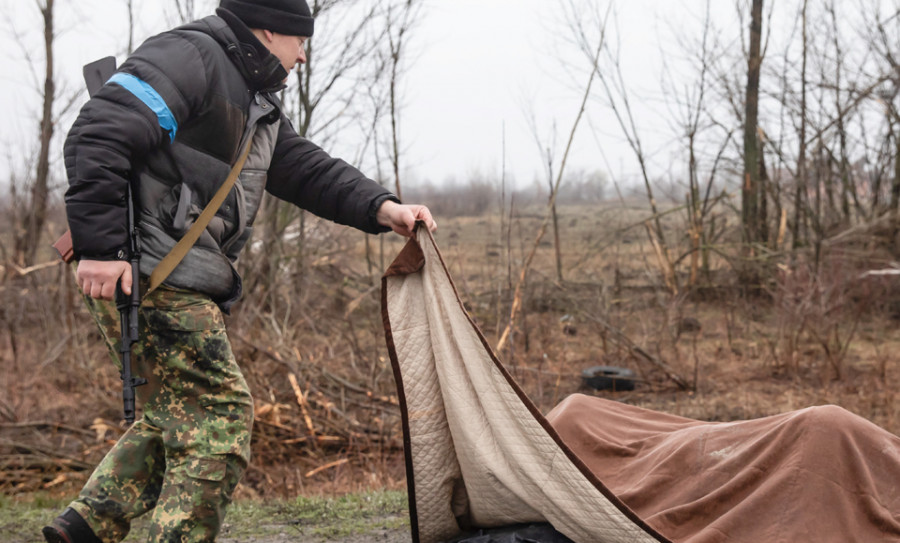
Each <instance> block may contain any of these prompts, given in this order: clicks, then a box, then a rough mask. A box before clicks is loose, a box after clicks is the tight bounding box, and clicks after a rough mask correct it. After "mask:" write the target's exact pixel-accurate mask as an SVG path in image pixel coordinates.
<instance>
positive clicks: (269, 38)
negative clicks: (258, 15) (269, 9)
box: [263, 30, 275, 43]
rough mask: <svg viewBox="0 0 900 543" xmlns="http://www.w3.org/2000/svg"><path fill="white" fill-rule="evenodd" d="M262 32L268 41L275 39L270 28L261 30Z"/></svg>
mask: <svg viewBox="0 0 900 543" xmlns="http://www.w3.org/2000/svg"><path fill="white" fill-rule="evenodd" d="M263 34H264V35H265V36H266V39H267V40H269V43H271V42H272V40H274V39H275V34H273V33H272V31H271V30H263Z"/></svg>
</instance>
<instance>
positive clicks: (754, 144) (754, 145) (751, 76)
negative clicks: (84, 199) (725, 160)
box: [741, 0, 765, 254]
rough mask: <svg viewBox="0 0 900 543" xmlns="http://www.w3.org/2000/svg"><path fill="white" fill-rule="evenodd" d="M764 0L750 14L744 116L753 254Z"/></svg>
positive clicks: (745, 210)
mask: <svg viewBox="0 0 900 543" xmlns="http://www.w3.org/2000/svg"><path fill="white" fill-rule="evenodd" d="M762 13H763V0H753V5H752V8H751V12H750V55H749V57H748V59H747V91H746V94H745V95H744V96H745V99H746V106H745V113H744V185H743V189H742V197H741V204H742V205H741V222H742V224H743V230H744V242H745V243H746V244H747V245H748V249H749V250H750V252H751V254H752V252H753V249H752V248H751V247H752V245H753V244H755V243H757V242H760V241H762V240H761V239H760V213H759V210H760V198H761V195H762V197H765V192H764V190H761V189H762V188H763V187H762V181H761V179H760V167H759V164H760V152H761V151H760V148H759V139H758V136H757V132H758V129H759V76H760V69H761V67H762V61H763V57H762V55H761V51H760V43H761V41H762Z"/></svg>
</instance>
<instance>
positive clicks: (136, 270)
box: [83, 57, 147, 424]
mask: <svg viewBox="0 0 900 543" xmlns="http://www.w3.org/2000/svg"><path fill="white" fill-rule="evenodd" d="M115 71H116V59H115V57H106V58H102V59H100V60H97V61H94V62H91V63H90V64H88V65H86V66H85V67H84V70H83V74H84V82H85V83H86V84H87V88H88V94H89V95H91V96H93V95H94V93H95V92H97V91H98V90H99V89H100V87H102V86H103V84H104V83H106V81H107V80H109V78H110V77H111V76H112V75H113V73H114V72H115ZM128 238H129V245H130V247H129V249H130V250H131V256H130V258H129V262H130V264H131V279H132V284H131V294H130V295H128V294H125V293H124V292H123V291H122V282H121V280H120V281H119V283H118V284H117V285H116V308H117V309H118V310H119V325H120V330H121V336H122V346H121V347H120V348H119V353H120V354H121V355H122V373H121V377H122V403H123V404H124V410H125V421H126V422H127V423H128V424H131V423H132V422H134V411H135V409H134V387H138V386H141V385H144V384H147V380H146V379H141V378H140V377H134V376H133V375H131V350H132V347H133V346H134V344H135V343H137V341H138V337H139V336H138V308H139V307H140V305H141V289H140V287H139V286H138V285H139V279H140V273H141V269H140V262H141V240H140V236H139V235H138V230H137V223H136V222H135V220H134V194H133V193H132V190H131V183H130V182H129V183H128Z"/></svg>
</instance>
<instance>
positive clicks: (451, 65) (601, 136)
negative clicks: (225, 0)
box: [0, 0, 793, 187]
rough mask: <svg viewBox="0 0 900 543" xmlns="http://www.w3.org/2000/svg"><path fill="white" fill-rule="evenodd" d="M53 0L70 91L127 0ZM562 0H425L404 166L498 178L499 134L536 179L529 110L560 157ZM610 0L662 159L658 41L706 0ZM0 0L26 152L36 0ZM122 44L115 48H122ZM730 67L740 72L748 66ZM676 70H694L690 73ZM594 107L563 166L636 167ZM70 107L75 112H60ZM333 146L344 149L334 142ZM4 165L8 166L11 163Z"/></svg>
mask: <svg viewBox="0 0 900 543" xmlns="http://www.w3.org/2000/svg"><path fill="white" fill-rule="evenodd" d="M56 3H57V6H58V9H59V17H58V19H59V20H58V22H57V25H58V27H59V28H60V33H61V35H60V37H59V39H58V41H57V56H58V63H59V68H58V73H59V74H60V75H61V76H62V79H63V81H65V82H66V85H67V86H68V89H69V90H71V89H73V88H76V87H77V86H81V85H83V83H82V82H81V76H80V73H81V66H82V65H83V64H85V63H87V62H90V61H92V60H94V59H96V58H99V57H102V56H105V55H108V54H110V53H113V54H115V53H121V52H122V51H123V50H124V46H125V43H126V35H125V30H126V23H125V8H124V1H113V0H77V1H76V0H56ZM199 3H200V2H199V1H198V4H199ZM136 4H137V6H138V7H139V8H140V12H139V19H138V37H139V38H146V37H147V36H149V35H151V34H153V33H156V32H159V31H161V30H164V29H165V28H166V23H165V17H164V14H163V13H162V9H161V8H160V7H159V6H160V2H158V0H136ZM166 4H168V2H167V3H166ZM206 4H207V5H209V4H210V3H209V2H206ZM767 4H769V3H767ZM559 5H560V2H553V1H547V0H426V6H425V9H424V10H423V18H422V19H421V21H420V23H419V25H418V26H417V27H416V30H415V34H414V37H413V41H411V42H410V43H411V47H412V49H411V51H412V52H413V53H414V55H415V59H414V63H413V64H412V65H411V66H410V68H409V70H408V72H407V74H406V76H405V79H404V87H403V103H404V106H403V110H402V115H403V117H402V130H403V132H402V135H403V143H404V145H405V146H406V148H407V149H408V153H407V155H406V156H405V159H406V164H407V167H408V168H409V173H410V174H411V176H410V179H419V180H426V179H427V180H430V181H432V182H435V183H441V182H443V181H445V180H447V179H456V180H458V181H464V180H465V179H466V178H467V176H469V175H470V174H472V173H475V172H477V173H479V174H481V175H485V176H489V177H492V178H498V177H499V175H500V170H501V166H502V160H503V159H502V157H503V149H504V137H505V150H506V153H505V156H506V171H507V176H508V178H514V179H515V180H516V183H517V185H518V186H520V187H521V186H524V185H528V184H530V183H532V180H533V179H534V178H535V176H536V175H542V172H543V169H542V168H543V165H542V164H543V163H542V160H541V158H540V157H539V153H538V148H537V146H536V144H535V142H534V137H533V135H532V132H531V129H530V128H529V124H528V122H527V118H528V116H529V115H532V114H533V115H534V117H535V119H536V121H537V125H538V128H539V130H540V131H541V133H542V136H543V137H544V138H545V142H549V141H550V134H551V133H552V126H553V125H554V124H555V125H556V131H557V147H558V149H559V150H558V151H557V157H559V155H561V153H562V147H563V144H564V142H565V138H566V137H567V135H568V132H569V129H570V127H571V125H572V122H573V120H574V118H575V115H576V113H577V108H578V105H579V102H580V97H581V93H582V90H583V86H584V84H585V78H584V77H583V76H582V77H578V78H577V80H576V81H575V82H573V80H572V78H571V77H570V75H571V70H566V69H564V68H563V65H564V64H566V63H567V62H569V63H573V62H574V63H577V62H583V61H582V60H581V59H579V58H578V55H577V54H575V53H573V51H572V50H571V49H568V50H566V49H565V48H564V47H563V46H562V45H561V43H562V41H563V38H564V37H565V34H566V31H565V29H564V27H563V26H562V25H561V11H560V8H559ZM618 5H619V7H618V28H619V30H620V32H619V34H618V36H617V37H616V42H617V43H618V44H619V46H620V48H621V51H622V69H623V75H624V78H625V80H626V83H627V84H628V86H629V88H630V90H631V91H632V92H633V93H634V99H635V100H636V104H635V106H636V107H635V110H636V112H637V115H638V123H639V124H638V129H639V130H640V131H641V133H642V135H643V137H644V138H645V139H646V142H645V145H647V150H648V151H649V152H650V153H651V155H652V157H653V160H655V161H656V162H657V166H658V168H659V169H660V170H665V169H666V168H667V166H666V162H667V161H669V158H668V156H667V154H666V153H667V152H669V153H671V151H665V150H664V149H665V148H666V146H667V145H669V144H670V143H671V138H672V135H671V133H672V131H671V127H670V126H668V125H667V123H668V121H667V120H666V118H665V116H666V115H667V111H666V106H665V105H664V104H663V103H662V99H661V98H662V93H661V91H660V90H659V89H660V80H661V78H662V60H661V59H662V56H663V54H662V53H663V51H665V53H666V55H667V56H668V57H669V59H670V61H675V60H676V59H677V58H678V57H679V56H684V52H683V51H679V48H680V47H681V46H680V45H679V44H678V43H677V39H676V35H677V34H681V35H682V37H683V38H687V39H697V37H698V34H699V29H700V19H701V18H702V12H703V9H704V5H705V2H704V1H703V0H666V1H663V0H628V1H627V2H625V1H623V2H618ZM712 5H713V11H714V17H715V19H716V23H717V25H719V26H720V28H723V29H726V34H730V38H729V39H732V40H733V41H734V47H737V48H740V43H741V42H740V33H741V26H740V23H739V21H738V19H737V16H736V14H735V7H734V3H733V2H730V1H725V0H714V2H713V3H712ZM0 6H2V7H3V9H4V12H5V13H6V14H7V17H8V20H7V21H6V24H5V28H4V29H3V32H2V36H0V39H2V49H3V53H2V57H0V63H2V64H0V67H2V70H0V74H2V75H0V95H2V97H3V100H2V101H0V114H2V115H3V118H4V119H5V122H4V124H3V130H2V135H0V143H2V144H4V145H5V146H6V148H7V149H9V150H12V153H13V156H24V155H27V152H17V151H16V150H17V149H21V148H22V146H23V145H26V144H28V142H29V141H36V131H35V126H36V120H35V119H36V116H37V114H38V111H39V109H40V102H39V99H38V98H37V96H36V94H35V91H34V90H33V89H34V86H33V81H34V80H33V79H32V77H31V75H30V74H29V72H28V70H27V69H25V62H24V61H23V56H24V55H23V53H22V51H21V49H20V48H18V47H17V46H15V45H14V44H12V41H11V39H10V31H9V29H10V28H15V29H16V31H18V32H20V33H22V34H23V35H24V36H25V39H26V40H27V42H28V43H29V44H30V46H29V47H30V49H31V50H32V51H33V53H32V54H33V55H34V60H35V61H37V62H35V63H33V65H34V66H36V68H37V69H38V72H40V70H41V68H42V52H41V46H42V43H41V41H40V40H41V35H40V33H41V26H40V25H41V21H40V17H39V14H38V13H37V10H36V8H35V3H34V2H31V1H29V2H23V1H22V0H0ZM773 9H779V8H777V7H775V8H773ZM791 9H793V8H791ZM787 19H789V18H787ZM119 57H120V60H121V54H119ZM734 69H735V70H737V71H738V72H741V71H743V70H745V69H746V67H745V66H735V68H734ZM38 75H40V73H39V74H38ZM685 75H686V81H689V79H690V77H689V76H690V74H685ZM589 108H590V109H589V111H588V113H589V120H590V124H587V123H585V124H583V125H582V126H581V128H580V132H579V134H578V138H577V140H576V143H575V151H574V154H573V157H572V159H571V163H570V166H571V167H574V168H583V169H586V170H610V171H609V173H610V174H612V175H613V176H614V177H616V178H617V179H618V180H620V181H622V180H624V181H627V180H628V179H629V178H632V179H633V178H634V176H635V175H636V166H635V163H634V159H633V156H632V154H631V152H630V151H629V150H628V148H627V147H626V146H625V145H624V143H623V141H622V136H621V131H620V130H619V129H618V127H617V125H616V124H615V121H614V119H613V118H612V116H611V114H610V113H609V112H608V111H603V109H602V107H601V106H600V105H599V104H598V103H593V104H591V105H589ZM27 114H30V115H31V116H30V117H29V116H28V115H27ZM71 120H72V119H71V116H70V117H69V118H68V121H67V123H71ZM67 129H68V124H66V125H65V126H62V127H60V130H61V131H64V130H67ZM61 133H62V132H61ZM29 145H32V146H34V145H36V143H31V144H29ZM57 151H59V147H57ZM335 151H336V154H341V150H340V149H338V150H335ZM9 153H10V151H8V152H7V153H6V154H9ZM58 154H61V153H58ZM3 166H4V167H3V168H2V169H3V170H4V173H5V171H6V170H7V169H8V164H4V165H3ZM367 173H368V172H367ZM542 179H543V178H542ZM410 182H412V181H410Z"/></svg>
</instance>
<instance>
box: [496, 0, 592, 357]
mask: <svg viewBox="0 0 900 543" xmlns="http://www.w3.org/2000/svg"><path fill="white" fill-rule="evenodd" d="M567 7H568V10H567V14H568V15H569V16H570V18H569V21H570V23H571V24H572V26H571V28H572V29H573V30H575V31H576V34H577V40H578V43H579V45H580V46H582V47H587V49H583V52H585V53H587V54H588V55H589V56H588V57H587V58H588V60H589V63H590V64H589V66H590V75H589V76H588V80H587V84H586V85H585V89H584V94H583V96H582V98H581V105H580V106H579V108H578V113H577V115H576V116H575V121H574V122H573V123H572V129H571V131H570V132H569V138H568V142H567V143H566V148H565V151H563V155H562V159H561V160H560V165H559V170H558V171H557V174H556V182H555V184H554V185H553V190H552V191H551V193H550V201H549V203H548V204H547V213H546V214H545V215H544V220H543V221H542V223H541V226H540V228H539V229H538V233H537V236H536V237H535V240H534V243H533V244H532V246H531V250H530V251H529V253H528V256H527V257H526V258H525V262H524V263H523V264H522V268H521V270H520V273H519V280H518V282H517V283H516V288H515V293H514V294H513V301H512V307H511V308H510V311H509V322H508V323H507V325H506V328H505V329H504V330H503V333H502V334H501V335H500V339H499V340H498V341H497V347H496V351H497V352H500V351H502V350H503V348H504V347H505V346H506V342H507V341H508V340H509V336H510V333H511V332H512V330H513V328H515V323H516V316H517V314H518V312H519V309H521V307H522V288H523V287H524V285H525V278H526V276H527V275H528V270H529V268H530V267H531V262H532V260H534V255H535V253H536V252H537V248H538V246H539V245H540V242H541V239H543V237H544V234H545V233H546V232H547V224H548V223H549V222H550V217H551V216H552V214H551V210H552V209H553V206H554V205H555V203H556V195H557V194H558V193H559V186H560V183H561V182H562V178H563V174H564V172H565V170H566V161H567V160H568V158H569V152H570V151H571V150H572V142H573V141H574V140H575V133H576V132H577V130H578V125H579V124H580V122H581V118H582V117H583V116H584V112H585V109H586V107H587V102H588V99H589V98H590V96H591V87H593V84H594V79H595V78H598V77H599V69H600V64H599V61H600V54H601V53H602V51H603V48H604V46H605V45H606V42H605V38H606V21H607V20H608V15H609V14H608V12H607V15H606V16H604V17H603V18H600V19H598V20H596V21H595V23H596V24H597V28H596V30H597V34H598V36H597V38H596V42H597V43H596V46H595V47H594V48H593V50H591V48H590V45H591V40H590V39H589V38H588V35H589V33H588V32H587V30H586V29H585V27H584V26H582V25H583V24H584V23H583V19H580V18H578V17H576V16H575V14H577V13H578V10H577V9H576V8H575V5H574V3H573V2H572V1H571V0H570V1H569V2H568V4H567Z"/></svg>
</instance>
